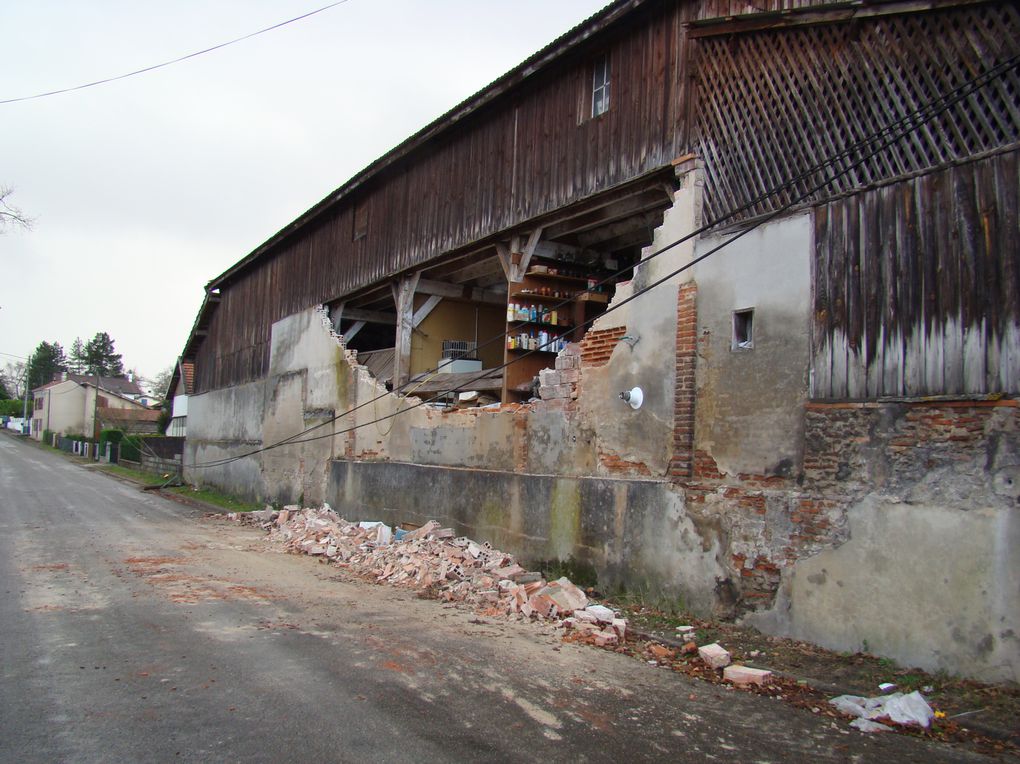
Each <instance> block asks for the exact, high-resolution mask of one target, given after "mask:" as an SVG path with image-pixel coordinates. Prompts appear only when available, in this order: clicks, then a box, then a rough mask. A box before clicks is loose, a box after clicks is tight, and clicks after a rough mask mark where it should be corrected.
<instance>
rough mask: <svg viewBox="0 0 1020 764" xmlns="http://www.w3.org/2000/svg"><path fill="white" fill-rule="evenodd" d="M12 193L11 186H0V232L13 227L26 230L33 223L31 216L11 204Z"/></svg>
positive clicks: (5, 231)
mask: <svg viewBox="0 0 1020 764" xmlns="http://www.w3.org/2000/svg"><path fill="white" fill-rule="evenodd" d="M13 194H14V189H13V188H11V187H9V186H0V234H2V233H7V231H9V230H11V229H14V228H22V229H25V230H28V229H30V228H31V227H32V225H33V224H34V223H35V221H34V220H33V219H32V218H30V217H28V216H27V215H25V213H24V212H22V211H21V210H20V209H19V208H17V207H15V206H14V205H13V204H11V202H10V199H11V196H12V195H13Z"/></svg>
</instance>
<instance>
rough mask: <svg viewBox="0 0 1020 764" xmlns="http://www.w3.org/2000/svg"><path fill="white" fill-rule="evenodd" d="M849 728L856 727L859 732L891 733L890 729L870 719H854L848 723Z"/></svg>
mask: <svg viewBox="0 0 1020 764" xmlns="http://www.w3.org/2000/svg"><path fill="white" fill-rule="evenodd" d="M850 726H851V727H856V728H857V729H859V730H860V731H861V732H892V727H887V726H886V725H884V724H881V723H879V722H873V721H871V720H870V719H854V720H853V721H852V722H850Z"/></svg>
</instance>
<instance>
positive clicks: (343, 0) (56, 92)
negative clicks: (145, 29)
mask: <svg viewBox="0 0 1020 764" xmlns="http://www.w3.org/2000/svg"><path fill="white" fill-rule="evenodd" d="M346 2H349V0H337V2H335V3H330V4H329V5H324V6H322V7H321V8H316V9H315V10H314V11H309V12H308V13H303V14H301V15H300V16H295V17H294V18H292V19H287V20H286V21H281V22H280V23H279V24H273V25H272V26H270V27H266V28H265V29H260V30H258V31H257V32H251V33H250V34H246V35H244V36H243V37H237V38H235V39H233V40H228V41H227V42H221V43H219V44H218V45H213V46H212V47H211V48H205V49H204V50H196V51H195V52H194V53H188V54H187V55H184V56H180V57H178V58H174V59H171V60H170V61H164V62H163V63H161V64H153V65H152V66H146V67H145V68H143V69H136V70H135V71H133V72H128V73H126V74H118V75H117V76H115V77H107V78H105V79H102V80H96V81H95V82H86V83H85V84H84V85H75V86H73V87H69V88H61V89H60V90H50V91H48V92H46V93H36V94H35V95H30V96H21V97H20V98H7V99H5V100H2V101H0V104H5V103H17V102H18V101H31V100H34V99H36V98H46V97H47V96H54V95H60V94H61V93H71V92H73V91H75V90H84V89H85V88H93V87H95V86H96V85H106V84H107V83H110V82H116V81H117V80H124V79H127V78H128V77H134V76H136V75H139V74H145V73H146V72H152V71H155V70H156V69H163V68H164V67H167V66H172V65H173V64H179V63H180V62H181V61H187V60H188V59H189V58H195V57H196V56H201V55H204V54H206V53H212V52H213V51H214V50H219V49H220V48H226V47H227V46H229V45H234V44H236V43H239V42H244V41H245V40H250V39H251V38H252V37H258V36H259V35H260V34H265V33H266V32H272V31H273V30H274V29H279V28H280V27H285V26H287V25H288V24H293V23H294V22H295V21H301V20H302V19H307V18H308V17H309V16H314V15H315V14H317V13H322V12H323V11H328V10H329V9H330V8H335V7H336V6H338V5H343V4H344V3H346Z"/></svg>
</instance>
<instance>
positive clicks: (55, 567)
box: [32, 562, 71, 573]
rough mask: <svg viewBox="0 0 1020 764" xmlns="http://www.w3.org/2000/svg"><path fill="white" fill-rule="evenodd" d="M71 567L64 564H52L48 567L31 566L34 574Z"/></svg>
mask: <svg viewBox="0 0 1020 764" xmlns="http://www.w3.org/2000/svg"><path fill="white" fill-rule="evenodd" d="M70 567H71V566H70V565H68V564H67V563H66V562H54V563H50V564H49V565H33V566H32V570H33V571H34V572H36V573H45V572H54V571H58V570H67V569H68V568H70Z"/></svg>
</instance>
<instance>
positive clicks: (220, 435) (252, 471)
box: [184, 382, 266, 499]
mask: <svg viewBox="0 0 1020 764" xmlns="http://www.w3.org/2000/svg"><path fill="white" fill-rule="evenodd" d="M264 406H265V383H264V382H249V383H248V384H245V385H236V386H234V387H227V388H224V389H222V390H214V391H212V392H208V393H202V394H201V395H193V396H190V401H189V414H188V417H189V421H188V435H187V439H186V440H185V442H184V465H185V477H186V479H187V480H188V481H189V482H191V483H193V484H196V485H205V484H209V485H213V486H216V487H217V488H220V489H221V490H223V491H226V492H228V493H231V494H234V495H236V496H247V497H251V498H260V499H261V498H264V497H265V496H266V487H265V484H264V482H263V479H262V469H261V459H260V458H259V457H247V458H238V459H237V460H236V461H231V462H229V463H227V464H222V465H220V464H217V463H218V462H219V461H220V460H222V459H233V458H235V457H242V456H243V455H244V454H247V453H250V452H252V451H256V450H258V449H259V448H261V447H262V417H263V410H264ZM212 464H217V466H214V467H213V466H206V465H212Z"/></svg>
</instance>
